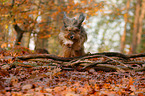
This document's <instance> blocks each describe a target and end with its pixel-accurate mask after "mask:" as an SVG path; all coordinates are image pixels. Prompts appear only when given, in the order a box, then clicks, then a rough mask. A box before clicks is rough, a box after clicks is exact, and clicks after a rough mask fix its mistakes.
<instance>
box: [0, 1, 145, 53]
mask: <svg viewBox="0 0 145 96" xmlns="http://www.w3.org/2000/svg"><path fill="white" fill-rule="evenodd" d="M64 11H65V12H66V13H67V15H68V16H70V17H74V16H78V15H79V14H80V13H84V14H85V15H86V20H85V22H84V23H83V25H84V27H85V29H86V31H87V34H88V41H87V42H86V43H85V50H86V52H91V53H93V52H104V51H118V52H122V53H126V54H131V53H141V52H145V17H144V15H145V0H0V48H6V49H8V48H9V47H14V46H17V45H21V46H23V47H26V48H30V49H31V50H34V49H39V48H44V49H47V50H48V51H49V53H51V54H56V55H58V54H60V53H61V50H62V49H61V46H60V44H59V42H58V34H59V32H60V30H61V27H62V25H63V22H62V18H63V12H64Z"/></svg>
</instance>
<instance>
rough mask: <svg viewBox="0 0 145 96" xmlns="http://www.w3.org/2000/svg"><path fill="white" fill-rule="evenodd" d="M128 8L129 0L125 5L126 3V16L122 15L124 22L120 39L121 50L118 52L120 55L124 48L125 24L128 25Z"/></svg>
mask: <svg viewBox="0 0 145 96" xmlns="http://www.w3.org/2000/svg"><path fill="white" fill-rule="evenodd" d="M129 7H130V0H127V3H126V14H125V15H124V21H125V25H124V32H123V35H122V37H121V49H120V51H121V52H122V53H123V52H124V48H125V41H126V27H127V23H128V10H129Z"/></svg>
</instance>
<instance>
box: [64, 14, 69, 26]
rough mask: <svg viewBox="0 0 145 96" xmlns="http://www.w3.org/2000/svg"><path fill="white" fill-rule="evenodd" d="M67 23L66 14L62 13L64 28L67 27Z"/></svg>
mask: <svg viewBox="0 0 145 96" xmlns="http://www.w3.org/2000/svg"><path fill="white" fill-rule="evenodd" d="M68 22H69V18H68V17H67V16H66V13H65V12H64V16H63V24H64V27H67V26H68Z"/></svg>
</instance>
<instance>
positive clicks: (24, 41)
mask: <svg viewBox="0 0 145 96" xmlns="http://www.w3.org/2000/svg"><path fill="white" fill-rule="evenodd" d="M30 37H31V32H26V33H24V35H23V38H22V43H21V45H22V46H23V47H26V48H29V43H30Z"/></svg>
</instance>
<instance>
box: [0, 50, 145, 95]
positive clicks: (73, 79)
mask: <svg viewBox="0 0 145 96" xmlns="http://www.w3.org/2000/svg"><path fill="white" fill-rule="evenodd" d="M20 49H21V50H19V49H17V48H16V49H10V50H1V51H0V58H1V59H0V96H129V95H130V96H145V72H144V71H135V70H129V71H124V72H122V71H115V72H105V71H97V70H94V69H93V68H90V69H89V70H85V71H78V70H77V68H76V69H75V68H73V69H74V70H72V68H70V69H69V68H68V67H67V68H65V69H64V68H63V66H61V63H62V62H57V63H56V62H55V63H54V62H52V61H50V60H49V59H43V61H45V62H42V61H39V60H37V59H36V60H16V59H14V58H15V57H17V56H22V55H27V54H34V53H32V52H31V51H29V49H26V48H20ZM13 57H14V58H13ZM141 59H143V58H141ZM46 60H47V61H50V62H46ZM95 60H96V59H95ZM97 60H98V59H97ZM142 61H144V60H142ZM65 64H66V63H65ZM133 66H135V67H136V66H138V65H135V64H133ZM78 67H80V66H78ZM80 68H81V67H80Z"/></svg>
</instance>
